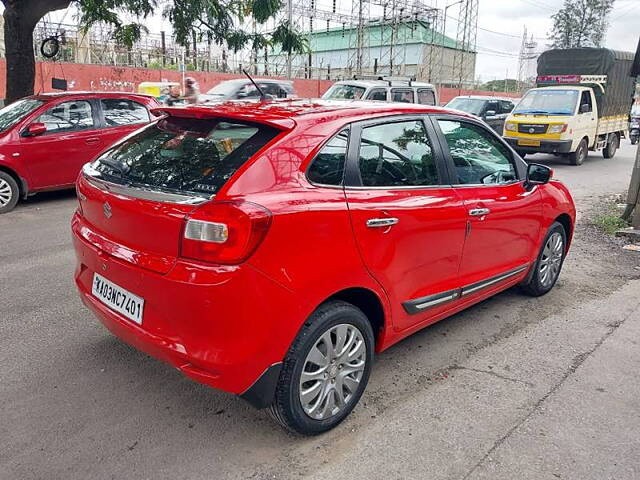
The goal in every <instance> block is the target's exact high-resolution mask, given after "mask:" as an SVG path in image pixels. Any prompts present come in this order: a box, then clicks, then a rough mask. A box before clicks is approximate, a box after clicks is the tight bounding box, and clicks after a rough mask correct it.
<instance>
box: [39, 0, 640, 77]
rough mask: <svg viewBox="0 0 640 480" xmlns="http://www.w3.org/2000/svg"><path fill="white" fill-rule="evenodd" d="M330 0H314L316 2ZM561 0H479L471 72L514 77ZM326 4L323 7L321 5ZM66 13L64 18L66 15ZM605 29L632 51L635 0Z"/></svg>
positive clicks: (621, 1)
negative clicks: (527, 40)
mask: <svg viewBox="0 0 640 480" xmlns="http://www.w3.org/2000/svg"><path fill="white" fill-rule="evenodd" d="M330 2H331V0H319V4H322V3H327V5H330ZM455 2H456V0H431V4H432V5H433V6H435V7H438V8H441V9H442V8H444V7H445V6H446V5H451V4H453V3H455ZM338 3H339V5H341V6H339V7H338V9H339V10H340V9H341V8H342V9H343V10H344V9H345V8H347V9H348V8H350V5H351V0H338ZM562 4H563V0H479V11H478V36H477V51H478V55H477V61H476V77H477V78H479V79H480V80H481V81H483V82H486V81H489V80H494V79H504V78H507V77H508V78H517V76H518V55H519V51H520V46H521V43H522V35H523V32H524V29H525V27H526V29H527V32H528V36H531V35H533V37H534V40H535V41H536V42H537V43H538V45H537V47H536V51H538V52H542V51H544V50H546V49H547V48H548V45H549V42H548V40H547V36H548V34H549V32H550V31H551V29H552V25H553V23H552V20H551V15H553V14H554V13H556V12H557V11H558V10H559V9H560V8H561V7H562ZM321 8H323V9H327V7H326V6H321ZM458 9H459V7H458V6H452V7H451V8H449V9H448V15H447V16H448V19H447V34H448V35H449V36H450V37H453V38H455V36H456V30H457V16H458ZM72 16H73V13H72V14H71V15H69V14H67V16H66V19H67V20H66V22H69V20H70V17H72ZM61 17H62V12H58V13H56V14H54V15H51V17H50V19H51V20H53V21H56V20H57V21H60V20H59V19H60V18H61ZM145 23H146V24H147V26H148V28H149V30H150V31H151V32H155V33H157V32H159V31H160V30H163V29H164V30H166V31H167V32H169V31H170V30H171V27H170V25H169V22H168V21H167V20H166V19H163V18H162V16H161V15H160V14H157V15H155V16H154V17H152V18H149V19H147V20H146V21H145ZM609 24H610V26H609V29H608V31H607V35H606V40H605V45H604V46H606V47H609V48H614V49H618V50H627V51H635V49H636V46H637V44H638V36H639V35H640V28H638V25H639V24H640V0H615V3H614V7H613V11H612V12H611V14H610V16H609ZM530 68H531V69H532V71H531V75H533V74H534V73H535V64H533V63H532V64H531V65H530Z"/></svg>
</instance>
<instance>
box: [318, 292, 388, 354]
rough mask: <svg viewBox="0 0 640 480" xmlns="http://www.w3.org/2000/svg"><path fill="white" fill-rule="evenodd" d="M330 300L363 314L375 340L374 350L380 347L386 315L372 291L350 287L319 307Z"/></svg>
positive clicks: (378, 298)
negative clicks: (369, 324) (342, 303)
mask: <svg viewBox="0 0 640 480" xmlns="http://www.w3.org/2000/svg"><path fill="white" fill-rule="evenodd" d="M330 300H342V301H343V302H347V303H350V304H351V305H353V306H355V307H358V308H359V309H360V310H362V313H364V314H365V316H366V317H367V319H368V320H369V323H371V328H372V329H373V334H374V336H375V340H376V348H377V347H378V346H379V345H380V341H381V339H382V334H383V332H384V329H385V325H386V314H385V311H384V306H383V304H382V300H381V299H380V297H379V296H378V294H376V293H375V292H374V291H373V290H371V289H369V288H365V287H350V288H345V289H343V290H340V291H338V292H336V293H334V294H333V295H331V296H329V297H328V298H326V299H325V300H323V301H322V302H321V303H320V305H322V304H323V303H326V302H328V301H330Z"/></svg>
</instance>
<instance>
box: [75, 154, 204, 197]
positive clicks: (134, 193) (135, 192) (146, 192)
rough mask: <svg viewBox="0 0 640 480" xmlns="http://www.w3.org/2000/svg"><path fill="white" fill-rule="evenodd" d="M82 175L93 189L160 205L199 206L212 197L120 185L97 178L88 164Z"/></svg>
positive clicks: (94, 171) (95, 172)
mask: <svg viewBox="0 0 640 480" xmlns="http://www.w3.org/2000/svg"><path fill="white" fill-rule="evenodd" d="M82 175H83V177H84V179H85V180H86V181H87V182H89V183H90V184H91V185H93V186H94V187H96V188H98V189H100V190H103V191H107V192H110V193H115V194H117V195H124V196H126V197H132V198H139V199H141V200H151V201H155V202H162V203H175V204H180V205H200V204H202V203H205V202H208V201H209V200H211V199H212V198H213V197H214V196H213V195H210V196H206V195H202V196H201V195H196V194H192V195H187V194H180V193H171V192H163V191H161V190H154V189H152V188H146V187H141V186H134V185H130V184H127V185H120V184H118V183H113V182H109V181H108V180H105V179H103V178H99V176H100V172H98V171H97V170H96V169H95V168H93V166H92V165H91V164H90V163H87V164H86V165H85V166H84V167H82Z"/></svg>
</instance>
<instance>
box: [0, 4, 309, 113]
mask: <svg viewBox="0 0 640 480" xmlns="http://www.w3.org/2000/svg"><path fill="white" fill-rule="evenodd" d="M2 3H3V4H4V6H5V10H4V14H3V15H4V21H5V27H4V28H5V31H4V38H5V48H6V53H5V55H6V60H7V78H6V85H7V90H6V91H7V93H6V101H7V103H10V102H13V101H15V100H17V99H19V98H21V97H24V96H27V95H31V94H33V87H34V80H35V57H34V50H33V32H34V30H35V27H36V24H37V23H38V22H39V21H40V19H42V17H44V16H45V15H46V14H48V13H50V12H53V11H55V10H60V9H64V8H69V7H70V6H72V5H73V6H75V7H77V9H78V11H79V18H80V25H81V27H82V28H84V29H88V28H90V27H91V26H92V25H94V24H97V23H104V24H107V25H110V26H111V27H112V28H113V35H114V38H115V39H116V40H117V41H118V42H119V43H120V44H122V45H124V46H127V47H131V46H132V45H133V44H134V43H135V42H136V41H137V40H138V39H139V38H140V36H141V35H142V34H143V33H145V32H146V30H147V29H146V27H145V26H144V23H143V22H144V20H145V19H147V18H148V17H149V16H151V15H152V14H153V13H155V12H157V11H161V12H162V14H163V16H164V17H166V18H168V19H169V21H170V22H171V25H172V27H173V33H174V35H175V38H176V41H177V42H178V43H179V44H180V45H183V46H187V45H189V42H190V41H192V39H193V37H194V34H195V35H196V37H198V38H199V39H207V40H210V41H212V42H214V43H216V44H218V45H225V46H226V47H227V48H229V49H230V50H232V51H234V52H238V51H239V50H241V49H243V48H251V49H252V50H254V51H257V50H258V49H260V48H265V47H266V46H268V45H272V44H279V45H280V46H281V48H282V50H283V51H284V52H287V53H288V54H292V53H304V52H306V51H307V49H308V47H307V44H306V41H305V39H304V37H303V36H302V35H300V34H299V32H297V31H296V30H295V28H294V27H293V26H292V25H290V24H289V23H288V22H287V21H283V22H281V23H280V24H279V25H278V26H277V27H276V28H275V30H274V31H273V32H272V33H271V34H269V35H266V34H260V33H250V32H248V31H246V30H245V29H244V28H243V26H246V25H247V24H249V23H250V22H252V21H255V22H256V23H258V24H264V23H265V22H266V21H267V20H269V19H272V18H274V17H275V16H276V14H277V12H278V11H279V10H280V8H281V7H282V0H2ZM129 17H134V18H136V21H127V20H125V19H126V18H129Z"/></svg>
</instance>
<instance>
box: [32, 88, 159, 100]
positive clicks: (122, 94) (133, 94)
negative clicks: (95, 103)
mask: <svg viewBox="0 0 640 480" xmlns="http://www.w3.org/2000/svg"><path fill="white" fill-rule="evenodd" d="M79 96H84V97H86V96H93V97H105V98H113V97H125V98H130V97H142V98H147V99H151V98H155V97H154V96H153V95H149V94H147V93H136V92H90V91H79V90H78V91H71V92H69V91H65V92H47V93H38V94H36V95H32V96H31V97H30V98H37V99H38V100H45V101H48V100H53V99H55V98H63V97H79Z"/></svg>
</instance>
